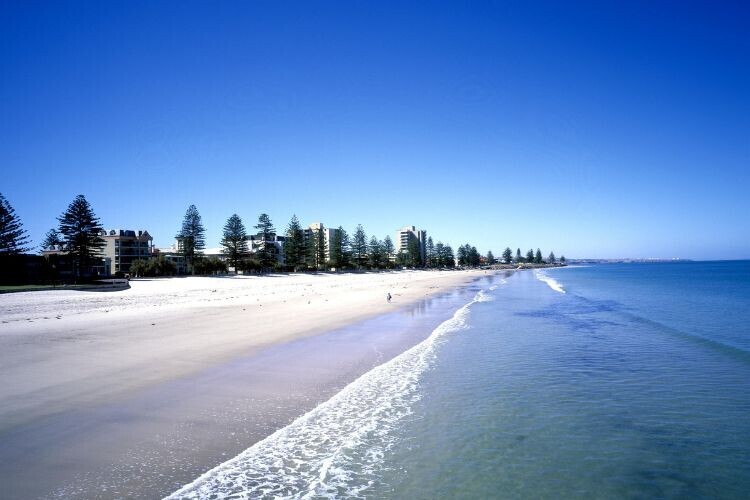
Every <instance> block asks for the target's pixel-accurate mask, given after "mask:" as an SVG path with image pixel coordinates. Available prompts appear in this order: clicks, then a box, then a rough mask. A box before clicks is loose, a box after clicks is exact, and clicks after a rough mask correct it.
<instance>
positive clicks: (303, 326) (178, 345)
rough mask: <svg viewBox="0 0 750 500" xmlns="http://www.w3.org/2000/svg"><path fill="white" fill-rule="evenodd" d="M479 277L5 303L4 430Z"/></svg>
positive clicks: (244, 285) (238, 282) (351, 278)
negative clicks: (389, 301) (389, 294)
mask: <svg viewBox="0 0 750 500" xmlns="http://www.w3.org/2000/svg"><path fill="white" fill-rule="evenodd" d="M481 274H483V272H458V271H452V272H437V271H434V272H432V271H408V272H407V271H403V272H391V273H366V274H316V275H274V276H264V277H243V276H240V277H223V278H219V277H217V278H206V277H195V278H192V277H191V278H179V279H153V280H133V281H132V282H131V288H130V289H127V290H120V291H108V292H91V291H88V292H84V291H73V290H55V291H43V292H27V293H18V294H6V295H0V320H1V321H2V323H0V380H2V381H3V383H2V385H0V433H2V432H3V431H4V430H7V429H10V428H13V427H15V426H18V425H23V424H26V423H28V422H31V421H33V420H35V419H39V418H43V417H45V416H49V415H54V414H57V413H61V412H64V411H67V410H70V409H75V408H80V407H82V406H86V405H95V404H102V403H106V402H107V401H109V400H112V399H114V398H116V397H118V396H119V395H122V394H124V393H126V392H127V391H131V390H133V389H142V388H145V387H149V386H153V385H157V384H159V383H163V382H165V381H168V380H174V379H177V378H179V377H182V376H186V375H189V374H191V373H196V372H198V371H200V370H203V369H206V368H208V367H210V366H215V365H218V364H220V363H222V362H227V361H229V360H231V359H233V358H237V357H241V356H247V355H248V354H251V353H253V352H256V351H257V350H258V349H260V348H262V347H265V346H269V345H272V344H278V343H282V342H285V341H288V340H292V339H294V338H299V337H302V336H306V335H312V334H315V333H320V332H323V331H327V330H331V329H333V328H336V327H339V326H341V325H344V324H347V323H351V322H354V321H357V320H360V319H364V318H366V317H369V316H374V315H378V314H382V313H385V312H389V311H393V310H394V309H395V308H399V307H403V306H407V305H409V304H411V303H414V302H415V301H417V300H419V299H423V298H425V297H426V296H429V295H432V294H435V293H437V292H441V291H445V290H447V289H450V288H451V287H454V286H458V285H461V284H464V283H467V282H469V281H471V280H472V279H473V278H475V277H477V276H478V275H481ZM388 292H390V293H391V294H392V295H393V301H392V302H391V303H388V302H386V298H385V297H386V293H388Z"/></svg>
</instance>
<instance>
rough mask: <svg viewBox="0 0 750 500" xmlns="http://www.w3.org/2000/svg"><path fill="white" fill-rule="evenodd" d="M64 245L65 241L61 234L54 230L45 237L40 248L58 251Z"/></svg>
mask: <svg viewBox="0 0 750 500" xmlns="http://www.w3.org/2000/svg"><path fill="white" fill-rule="evenodd" d="M62 243H63V241H62V237H61V236H60V233H59V232H57V229H54V228H52V229H50V230H49V231H47V234H45V235H44V239H43V240H42V244H41V245H40V248H41V249H42V250H57V248H58V247H59V246H60V245H62Z"/></svg>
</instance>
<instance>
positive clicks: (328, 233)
mask: <svg viewBox="0 0 750 500" xmlns="http://www.w3.org/2000/svg"><path fill="white" fill-rule="evenodd" d="M318 231H323V241H324V243H325V258H326V260H331V242H332V241H333V237H334V235H335V234H336V232H338V229H332V228H328V227H325V226H324V225H323V223H322V222H313V223H312V224H310V225H309V226H308V227H307V228H306V229H304V230H303V232H304V236H305V240H306V241H309V240H310V238H312V237H313V235H316V236H317V234H318Z"/></svg>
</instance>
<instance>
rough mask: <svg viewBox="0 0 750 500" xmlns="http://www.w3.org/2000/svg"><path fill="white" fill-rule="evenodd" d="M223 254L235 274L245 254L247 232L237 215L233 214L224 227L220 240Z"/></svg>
mask: <svg viewBox="0 0 750 500" xmlns="http://www.w3.org/2000/svg"><path fill="white" fill-rule="evenodd" d="M221 246H223V247H224V249H223V252H224V253H225V254H226V255H227V256H228V257H229V260H230V261H231V262H232V266H233V267H234V272H235V273H236V272H237V263H238V262H239V259H240V257H242V256H243V255H245V254H246V253H247V231H246V230H245V225H244V224H243V223H242V219H241V218H240V216H239V215H237V214H233V215H232V216H231V217H229V219H227V223H226V224H225V225H224V237H223V238H222V240H221Z"/></svg>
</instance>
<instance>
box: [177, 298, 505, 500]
mask: <svg viewBox="0 0 750 500" xmlns="http://www.w3.org/2000/svg"><path fill="white" fill-rule="evenodd" d="M487 300H491V299H490V298H489V296H488V295H487V293H486V292H484V291H480V292H479V293H477V294H476V296H475V297H474V299H473V300H472V301H471V302H469V303H468V304H466V305H464V306H463V307H461V308H460V309H459V310H458V311H456V312H455V314H454V315H453V317H451V318H450V319H448V320H446V321H445V322H443V323H442V324H441V325H440V326H438V327H437V328H436V329H435V330H433V332H432V333H431V334H430V336H429V337H428V338H427V339H425V340H424V341H422V342H421V343H419V344H417V345H416V346H414V347H412V348H411V349H409V350H407V351H405V352H403V353H402V354H400V355H398V356H396V357H395V358H393V359H392V360H390V361H388V362H386V363H384V364H382V365H380V366H378V367H376V368H374V369H372V370H370V371H369V372H367V373H365V374H364V375H362V376H361V377H359V378H358V379H357V380H355V381H354V382H352V383H351V384H349V385H348V386H346V387H345V388H344V389H343V390H341V391H340V392H339V393H338V394H336V395H335V396H333V397H332V398H331V399H329V400H328V401H326V402H325V403H322V404H320V405H319V406H317V407H316V408H315V409H313V410H311V411H310V412H308V413H307V414H305V415H303V416H301V417H299V418H298V419H297V420H295V421H294V422H292V423H291V424H289V425H288V426H286V427H284V428H282V429H279V430H278V431H276V432H275V433H273V434H272V435H270V436H268V437H267V438H265V439H263V440H262V441H259V442H258V443H256V444H254V445H253V446H251V447H250V448H248V449H247V450H245V451H244V452H242V453H240V454H239V455H237V456H236V457H234V458H232V459H230V460H228V461H226V462H224V463H223V464H220V465H219V466H217V467H215V468H214V469H212V470H210V471H208V472H206V473H205V474H203V475H202V476H200V477H198V478H197V479H196V480H195V481H193V482H192V483H190V484H187V485H186V486H184V487H182V488H181V489H179V490H178V491H176V492H174V493H172V494H171V495H169V496H168V497H167V499H170V500H173V499H182V498H190V499H196V498H228V497H231V498H256V497H260V496H263V497H284V498H310V497H341V496H346V497H352V496H361V495H363V494H365V492H366V490H367V489H368V488H369V487H370V486H372V485H373V484H374V482H375V481H376V480H377V478H378V477H379V473H378V471H379V468H380V466H381V464H382V463H383V459H384V457H385V455H386V453H387V452H388V450H389V449H391V447H392V446H393V445H394V444H395V442H396V439H397V438H396V436H395V433H394V430H395V428H396V426H397V424H398V422H399V421H401V420H402V419H403V418H404V417H406V416H408V415H410V414H411V413H412V406H413V404H414V403H415V402H416V401H418V400H419V399H420V393H419V391H418V385H419V381H420V378H421V375H422V373H424V371H425V370H426V369H427V368H428V367H429V366H430V364H431V363H432V361H433V359H434V357H435V353H436V346H437V345H438V344H439V342H440V340H441V338H442V337H443V336H445V335H446V334H448V333H451V332H455V331H458V330H461V329H464V328H465V327H466V320H467V317H468V314H469V309H470V307H471V305H472V304H475V303H477V302H485V301H487Z"/></svg>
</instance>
